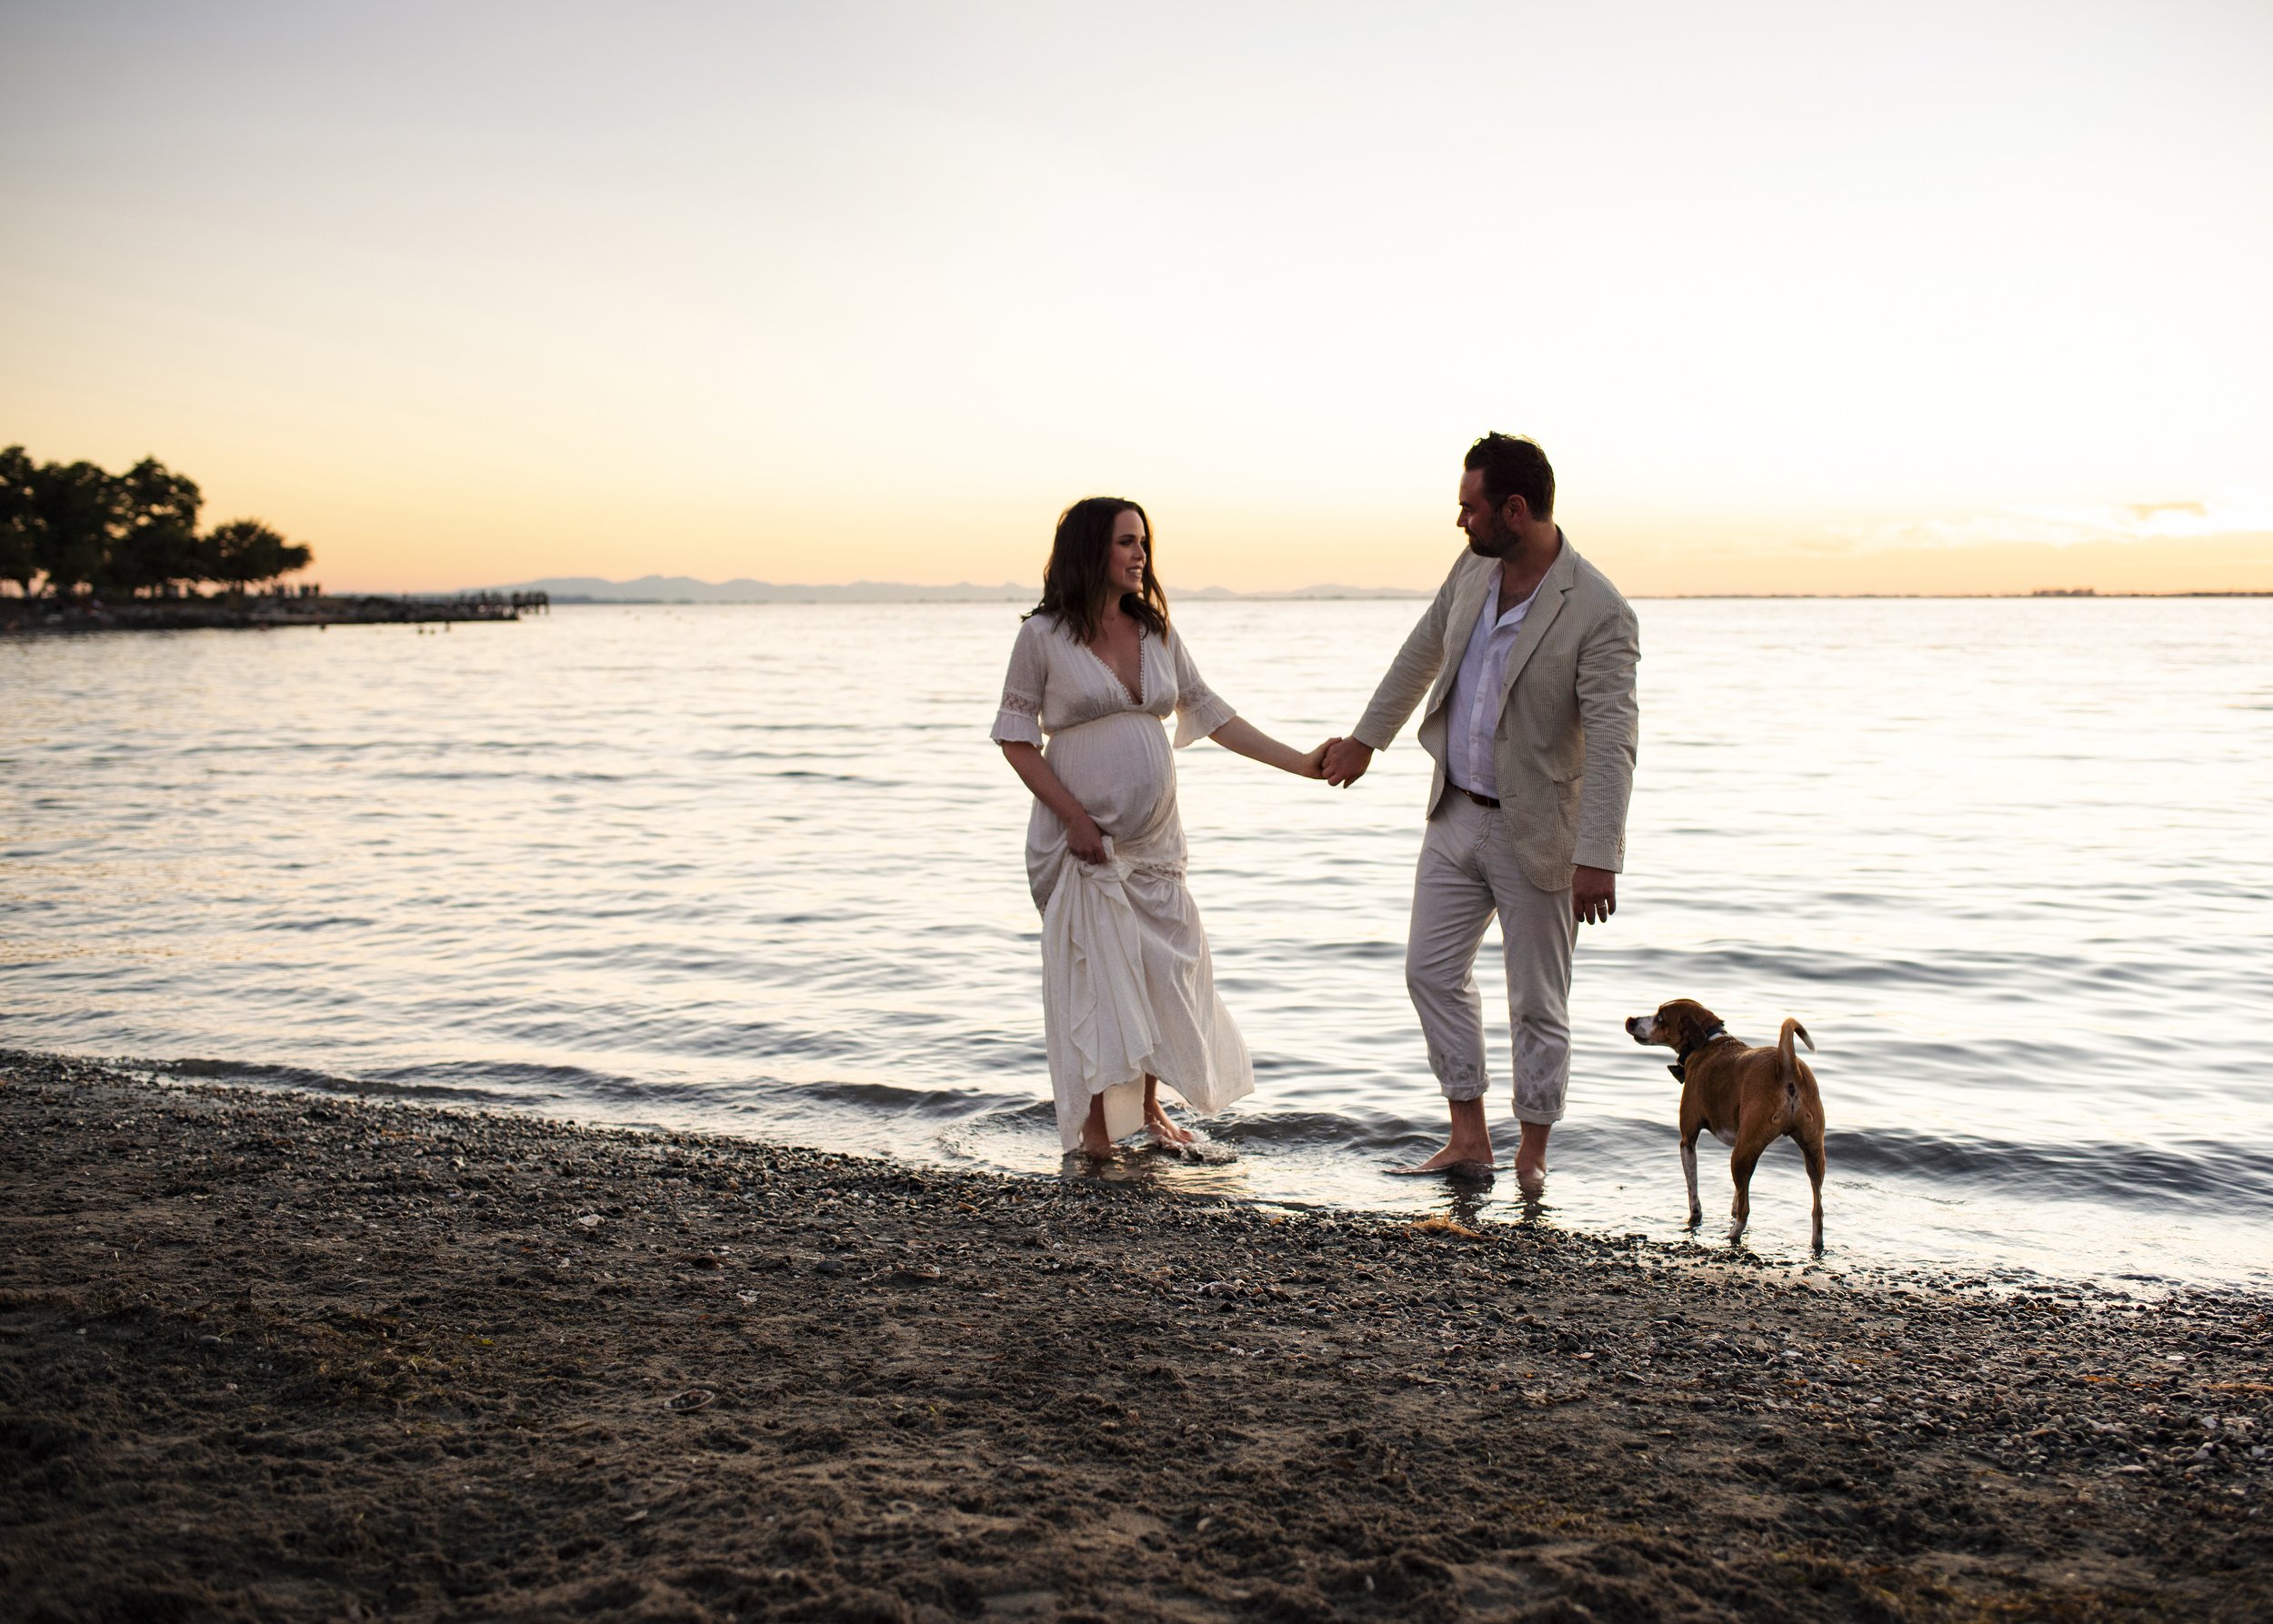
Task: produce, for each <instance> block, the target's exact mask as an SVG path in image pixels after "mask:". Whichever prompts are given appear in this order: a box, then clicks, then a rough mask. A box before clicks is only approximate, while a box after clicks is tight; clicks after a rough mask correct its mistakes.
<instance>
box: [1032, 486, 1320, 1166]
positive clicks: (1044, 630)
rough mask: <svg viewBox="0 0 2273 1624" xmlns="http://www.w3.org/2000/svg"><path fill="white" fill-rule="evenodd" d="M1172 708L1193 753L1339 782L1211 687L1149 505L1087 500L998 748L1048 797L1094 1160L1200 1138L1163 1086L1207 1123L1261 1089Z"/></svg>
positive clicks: (1070, 1082) (1058, 1045)
mask: <svg viewBox="0 0 2273 1624" xmlns="http://www.w3.org/2000/svg"><path fill="white" fill-rule="evenodd" d="M1170 714H1174V716H1175V717H1176V719H1177V730H1176V747H1177V748H1178V749H1181V748H1182V747H1184V746H1186V745H1188V744H1190V743H1191V742H1192V741H1193V740H1194V739H1199V738H1212V739H1214V740H1215V741H1216V742H1217V744H1219V745H1222V746H1223V747H1225V748H1226V749H1228V750H1233V751H1236V752H1237V753H1238V754H1239V755H1242V756H1245V757H1249V758H1250V759H1252V760H1256V761H1260V762H1263V763H1265V764H1266V765H1267V766H1270V767H1278V768H1280V769H1281V770H1283V771H1286V772H1290V773H1293V774H1295V775H1296V776H1297V777H1305V778H1316V777H1319V775H1320V767H1319V764H1320V762H1321V761H1322V760H1323V758H1324V757H1325V755H1326V749H1327V747H1326V746H1325V745H1320V746H1319V747H1317V749H1315V750H1312V751H1310V752H1309V753H1308V754H1307V755H1305V754H1303V753H1302V752H1300V751H1297V750H1295V749H1293V748H1292V747H1288V746H1287V745H1282V744H1280V743H1279V742H1278V741H1277V739H1274V738H1271V737H1267V735H1265V734H1263V733H1261V732H1259V731H1258V730H1257V729H1256V728H1255V727H1251V726H1249V725H1248V724H1247V723H1246V722H1244V721H1242V720H1240V719H1239V717H1237V716H1235V715H1234V714H1233V713H1232V709H1231V707H1229V706H1228V705H1226V704H1225V703H1224V702H1223V701H1222V700H1221V699H1219V698H1217V697H1216V696H1215V695H1214V694H1212V693H1210V692H1209V691H1208V688H1207V684H1206V683H1204V682H1202V681H1201V680H1200V676H1199V671H1198V669H1197V667H1194V665H1193V664H1192V657H1191V656H1190V655H1189V654H1188V653H1187V652H1186V650H1185V647H1184V640H1183V639H1182V638H1181V637H1177V635H1176V632H1175V631H1174V630H1173V629H1172V628H1171V627H1169V625H1168V600H1167V595H1166V594H1164V593H1163V592H1162V591H1161V590H1160V578H1159V576H1157V574H1156V573H1155V572H1154V569H1153V553H1152V528H1151V526H1150V524H1149V522H1148V521H1147V519H1146V517H1145V510H1144V509H1143V508H1142V507H1140V506H1137V505H1136V503H1134V502H1125V501H1122V500H1121V499H1120V498H1118V497H1116V496H1090V497H1086V498H1085V499H1084V500H1082V501H1079V502H1076V503H1075V504H1074V505H1073V506H1071V507H1068V508H1067V509H1066V511H1065V513H1064V515H1063V516H1060V517H1059V519H1058V521H1057V537H1056V541H1055V542H1054V543H1053V544H1052V546H1051V547H1050V559H1049V565H1048V567H1047V568H1046V570H1045V571H1044V572H1043V576H1042V601H1041V603H1040V604H1038V605H1037V606H1036V607H1035V609H1034V611H1033V613H1032V614H1030V615H1028V616H1027V617H1026V623H1025V624H1024V625H1023V626H1021V627H1019V628H1018V640H1017V643H1016V646H1015V647H1013V648H1012V649H1011V651H1010V675H1009V677H1007V678H1006V680H1005V682H1004V684H1003V693H1002V710H1001V713H1000V714H999V715H998V716H997V717H996V718H995V734H994V737H995V742H996V744H998V745H1000V746H1001V747H1002V753H1003V755H1004V756H1005V757H1007V758H1008V759H1009V762H1010V765H1011V767H1012V768H1013V769H1014V770H1015V771H1016V773H1017V775H1018V777H1020V778H1022V779H1024V780H1025V781H1026V787H1027V788H1028V789H1031V790H1032V791H1033V792H1034V816H1033V817H1032V819H1031V820H1030V821H1029V822H1028V823H1027V825H1026V878H1027V880H1028V881H1029V883H1030V884H1031V885H1032V887H1033V889H1034V902H1035V906H1036V907H1039V908H1040V909H1041V910H1042V1020H1043V1029H1044V1033H1045V1035H1046V1039H1047V1042H1048V1046H1049V1062H1050V1083H1051V1087H1052V1089H1053V1091H1054V1092H1055V1093H1056V1098H1057V1132H1058V1138H1059V1139H1060V1140H1061V1142H1062V1143H1063V1145H1064V1148H1066V1150H1068V1151H1071V1150H1076V1149H1078V1150H1080V1151H1081V1152H1083V1153H1084V1154H1085V1155H1088V1156H1093V1157H1106V1156H1110V1155H1111V1154H1112V1152H1113V1145H1114V1142H1115V1141H1116V1140H1117V1139H1121V1138H1126V1137H1127V1136H1128V1135H1130V1134H1132V1133H1134V1132H1136V1130H1137V1128H1139V1127H1142V1128H1147V1129H1149V1130H1150V1133H1151V1137H1152V1140H1153V1142H1154V1143H1155V1144H1158V1145H1181V1144H1185V1143H1187V1142H1189V1140H1190V1139H1191V1138H1192V1136H1191V1135H1190V1134H1189V1133H1187V1132H1186V1131H1185V1130H1184V1129H1183V1128H1178V1127H1177V1125H1176V1124H1175V1123H1173V1122H1171V1121H1170V1120H1169V1119H1168V1117H1167V1112H1166V1111H1164V1110H1163V1109H1162V1108H1161V1107H1160V1100H1159V1094H1158V1089H1159V1085H1160V1084H1162V1083H1166V1084H1167V1086H1168V1087H1169V1088H1173V1089H1174V1090H1175V1091H1176V1092H1177V1094H1179V1095H1181V1096H1182V1097H1183V1098H1184V1101H1185V1103H1186V1104H1187V1105H1189V1106H1190V1107H1191V1108H1193V1109H1194V1110H1196V1111H1197V1112H1199V1113H1200V1114H1201V1115H1202V1116H1212V1115H1214V1114H1215V1113H1216V1112H1217V1111H1219V1110H1221V1109H1223V1108H1224V1107H1226V1106H1227V1105H1229V1104H1230V1103H1231V1102H1232V1101H1233V1100H1235V1099H1237V1098H1240V1097H1241V1096H1242V1095H1246V1094H1249V1093H1252V1092H1253V1091H1254V1088H1255V1073H1254V1068H1252V1067H1251V1066H1249V1065H1248V1063H1247V1043H1246V1041H1245V1040H1244V1039H1243V1038H1240V1036H1239V1028H1237V1027H1236V1026H1234V1025H1232V1022H1231V1014H1230V1011H1228V1010H1227V1009H1226V1008H1225V1007H1223V1000H1222V999H1220V998H1218V997H1217V996H1216V974H1215V967H1214V966H1213V964H1212V962H1211V961H1210V959H1209V957H1208V952H1207V932H1206V931H1204V930H1202V929H1201V928H1200V922H1199V910H1198V909H1197V907H1194V906H1193V904H1192V896H1191V893H1190V892H1189V891H1187V890H1186V889H1185V888H1184V823H1183V819H1182V818H1181V817H1178V816H1177V807H1176V762H1175V759H1174V758H1173V757H1171V756H1170V754H1169V746H1168V740H1167V734H1166V731H1165V729H1164V728H1163V727H1162V725H1161V724H1162V722H1163V721H1164V720H1165V718H1167V717H1168V716H1169V715H1170ZM1045 736H1047V737H1048V740H1049V743H1048V747H1047V748H1046V749H1045V748H1044V747H1043V739H1044V737H1045ZM1328 742H1329V743H1330V742H1331V741H1328Z"/></svg>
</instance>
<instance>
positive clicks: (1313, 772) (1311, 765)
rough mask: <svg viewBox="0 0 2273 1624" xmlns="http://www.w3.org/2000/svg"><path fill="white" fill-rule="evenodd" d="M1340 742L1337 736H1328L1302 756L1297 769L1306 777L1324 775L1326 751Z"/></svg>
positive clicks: (1321, 776) (1320, 776)
mask: <svg viewBox="0 0 2273 1624" xmlns="http://www.w3.org/2000/svg"><path fill="white" fill-rule="evenodd" d="M1341 742H1342V741H1341V740H1340V739H1338V738H1329V739H1327V741H1326V742H1325V743H1324V744H1322V745H1320V746H1319V747H1317V749H1315V750H1312V751H1311V752H1310V753H1309V754H1308V755H1307V756H1305V757H1303V758H1302V765H1301V767H1300V768H1299V769H1298V770H1299V771H1300V772H1301V774H1302V776H1303V777H1306V778H1323V777H1326V753H1327V751H1328V750H1330V749H1332V748H1333V747H1335V746H1336V745H1338V744H1340V743H1341Z"/></svg>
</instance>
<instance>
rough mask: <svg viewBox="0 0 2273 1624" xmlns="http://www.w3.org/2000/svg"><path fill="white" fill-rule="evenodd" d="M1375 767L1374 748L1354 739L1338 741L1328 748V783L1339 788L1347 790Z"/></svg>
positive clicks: (1326, 765) (1326, 764)
mask: <svg viewBox="0 0 2273 1624" xmlns="http://www.w3.org/2000/svg"><path fill="white" fill-rule="evenodd" d="M1372 765H1373V747H1372V746H1370V745H1367V744H1361V743H1359V742H1358V741H1357V739H1354V738H1343V739H1337V740H1335V741H1334V742H1333V743H1332V744H1330V745H1328V746H1327V752H1326V763H1325V767H1326V781H1327V783H1328V784H1332V785H1334V786H1336V787H1339V788H1347V787H1349V786H1350V785H1352V784H1355V783H1357V780H1358V779H1360V778H1362V777H1365V776H1366V768H1367V767H1370V766H1372Z"/></svg>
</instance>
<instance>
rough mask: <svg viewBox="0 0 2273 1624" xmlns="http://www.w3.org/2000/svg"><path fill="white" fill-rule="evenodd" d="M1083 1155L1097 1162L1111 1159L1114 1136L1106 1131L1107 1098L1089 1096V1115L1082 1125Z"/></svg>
mask: <svg viewBox="0 0 2273 1624" xmlns="http://www.w3.org/2000/svg"><path fill="white" fill-rule="evenodd" d="M1081 1154H1082V1155H1084V1156H1086V1157H1090V1158H1094V1159H1096V1160H1097V1161H1106V1160H1109V1159H1111V1158H1112V1155H1113V1136H1112V1135H1111V1134H1109V1133H1107V1132H1106V1131H1105V1096H1104V1095H1102V1094H1092V1095H1091V1096H1089V1115H1088V1116H1087V1118H1085V1119H1084V1120H1083V1122H1082V1124H1081Z"/></svg>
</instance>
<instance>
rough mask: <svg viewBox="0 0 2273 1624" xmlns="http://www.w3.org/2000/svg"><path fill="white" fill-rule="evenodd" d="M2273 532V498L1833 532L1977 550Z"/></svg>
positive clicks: (1886, 542)
mask: <svg viewBox="0 0 2273 1624" xmlns="http://www.w3.org/2000/svg"><path fill="white" fill-rule="evenodd" d="M2268 532H2273V495H2268V494H2266V493H2261V492H2251V493H2248V494H2247V495H2243V496H2228V497H2223V498H2213V499H2209V500H2187V501H2168V502H2128V503H2121V504H2116V505H2104V504H2103V505H2084V504H2050V505H2043V506H2037V505H2029V504H2015V505H2013V506H2005V507H1999V508H1995V509H1993V510H1991V511H1990V512H1988V513H1981V514H1968V515H1963V516H1952V517H1941V518H1914V519H1895V520H1891V521H1887V522H1882V523H1878V524H1872V525H1849V526H1837V527H1836V528H1834V529H1833V531H1832V532H1831V533H1832V534H1833V535H1835V536H1841V537H1844V538H1846V539H1847V540H1849V541H1852V542H1854V543H1856V544H1857V546H1861V547H1864V548H1867V549H1876V548H1882V547H1920V546H1925V547H1972V546H1988V545H1993V544H1999V543H2002V544H2010V543H2014V542H2026V543H2034V544H2036V545H2038V546H2056V547H2066V546H2083V545H2085V544H2087V543H2091V542H2109V541H2114V542H2131V543H2147V542H2158V541H2172V540H2180V539H2194V538H2198V537H2202V536H2248V535H2264V534H2267V533H2268Z"/></svg>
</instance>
